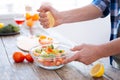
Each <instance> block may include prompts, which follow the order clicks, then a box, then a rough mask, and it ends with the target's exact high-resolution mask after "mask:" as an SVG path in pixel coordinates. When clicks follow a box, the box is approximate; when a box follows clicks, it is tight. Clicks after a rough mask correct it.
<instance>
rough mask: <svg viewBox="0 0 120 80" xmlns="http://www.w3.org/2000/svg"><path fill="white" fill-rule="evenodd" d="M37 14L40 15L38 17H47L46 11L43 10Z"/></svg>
mask: <svg viewBox="0 0 120 80" xmlns="http://www.w3.org/2000/svg"><path fill="white" fill-rule="evenodd" d="M39 16H40V18H44V17H47V15H46V13H44V12H41V13H39Z"/></svg>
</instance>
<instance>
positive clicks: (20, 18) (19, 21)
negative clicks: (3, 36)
mask: <svg viewBox="0 0 120 80" xmlns="http://www.w3.org/2000/svg"><path fill="white" fill-rule="evenodd" d="M14 21H15V22H16V24H17V25H18V26H19V28H20V33H22V25H23V23H24V22H25V17H24V15H22V14H21V15H16V16H14Z"/></svg>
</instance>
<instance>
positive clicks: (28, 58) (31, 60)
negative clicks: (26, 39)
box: [25, 53, 34, 62]
mask: <svg viewBox="0 0 120 80" xmlns="http://www.w3.org/2000/svg"><path fill="white" fill-rule="evenodd" d="M25 59H26V60H27V61H28V62H33V61H34V60H33V58H32V56H31V55H30V54H29V53H27V54H26V55H25Z"/></svg>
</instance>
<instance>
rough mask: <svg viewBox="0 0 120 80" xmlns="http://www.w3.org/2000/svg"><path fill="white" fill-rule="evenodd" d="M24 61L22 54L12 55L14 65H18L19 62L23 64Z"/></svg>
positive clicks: (15, 53)
mask: <svg viewBox="0 0 120 80" xmlns="http://www.w3.org/2000/svg"><path fill="white" fill-rule="evenodd" d="M24 59H25V56H24V54H23V53H22V52H14V53H13V60H14V61H15V62H16V63H20V62H23V61H24Z"/></svg>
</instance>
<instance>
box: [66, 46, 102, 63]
mask: <svg viewBox="0 0 120 80" xmlns="http://www.w3.org/2000/svg"><path fill="white" fill-rule="evenodd" d="M71 50H72V51H75V55H73V56H72V57H70V58H68V59H66V60H65V61H64V63H65V64H66V63H69V62H71V61H79V62H82V63H84V64H86V65H88V64H91V63H92V62H94V61H96V60H97V59H99V58H101V57H102V56H101V55H100V53H101V51H100V48H99V46H98V45H89V44H82V45H79V46H75V47H74V48H72V49H71Z"/></svg>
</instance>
